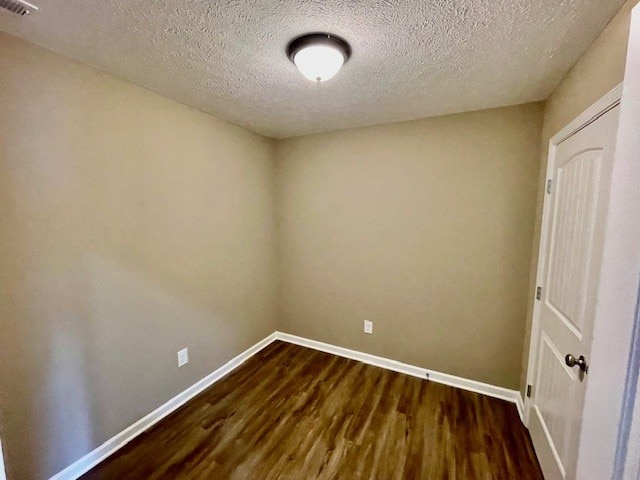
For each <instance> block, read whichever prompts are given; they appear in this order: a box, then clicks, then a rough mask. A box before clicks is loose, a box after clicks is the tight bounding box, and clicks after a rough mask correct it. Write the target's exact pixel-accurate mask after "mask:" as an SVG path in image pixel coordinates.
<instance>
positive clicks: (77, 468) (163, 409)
mask: <svg viewBox="0 0 640 480" xmlns="http://www.w3.org/2000/svg"><path fill="white" fill-rule="evenodd" d="M276 337H277V335H276V332H274V333H272V334H271V335H269V336H268V337H266V338H264V339H263V340H260V341H259V342H258V343H256V344H255V345H253V346H252V347H249V348H248V349H247V350H245V351H244V352H242V353H241V354H240V355H238V356H236V357H234V358H232V359H231V360H229V361H228V362H227V363H225V364H224V365H223V366H221V367H220V368H218V369H217V370H215V371H214V372H212V373H210V374H209V375H207V376H206V377H204V378H203V379H202V380H200V381H198V382H196V383H194V384H193V385H192V386H190V387H189V388H187V389H186V390H184V391H183V392H181V393H179V394H178V395H176V396H175V397H173V398H172V399H171V400H169V401H168V402H166V403H165V404H163V405H161V406H160V407H158V408H156V409H155V410H154V411H153V412H151V413H149V414H148V415H147V416H145V417H143V418H141V419H140V420H138V421H137V422H136V423H134V424H133V425H131V426H130V427H128V428H126V429H124V430H123V431H122V432H120V433H118V434H117V435H115V436H114V437H112V438H110V439H109V440H107V441H106V442H104V443H103V444H102V445H100V446H99V447H98V448H96V449H95V450H93V451H91V452H89V453H88V454H86V455H85V456H84V457H82V458H81V459H80V460H77V461H76V462H74V463H72V464H71V465H69V466H68V467H67V468H65V469H64V470H62V471H61V472H60V473H58V474H56V475H54V476H53V477H51V478H50V480H76V479H77V478H79V477H80V476H82V475H84V474H85V473H87V472H88V471H89V470H91V469H92V468H93V467H95V466H96V465H97V464H98V463H100V462H101V461H103V460H104V459H105V458H107V457H109V456H110V455H113V454H114V453H115V452H116V451H117V450H119V449H120V448H122V447H124V446H125V445H126V444H127V443H129V442H130V441H131V440H133V439H134V438H135V437H137V436H138V435H140V434H141V433H142V432H144V431H145V430H148V429H149V428H150V427H152V426H153V425H155V424H156V423H158V422H159V421H160V420H162V419H163V418H164V417H166V416H167V415H169V414H170V413H172V412H174V411H175V410H177V409H178V408H179V407H181V406H182V405H184V404H185V403H186V402H188V401H189V400H191V399H192V398H193V397H195V396H196V395H198V394H199V393H200V392H202V391H203V390H206V389H207V388H209V387H210V386H211V385H213V384H214V383H216V382H217V381H218V380H220V379H221V378H222V377H224V376H225V375H227V374H228V373H229V372H231V371H233V370H234V369H236V368H238V367H239V366H240V365H242V364H243V363H244V362H245V361H246V360H247V359H249V358H250V357H252V356H253V355H255V354H256V353H258V352H259V351H260V350H262V349H263V348H265V347H266V346H267V345H270V344H271V343H273V342H274V341H275V340H276Z"/></svg>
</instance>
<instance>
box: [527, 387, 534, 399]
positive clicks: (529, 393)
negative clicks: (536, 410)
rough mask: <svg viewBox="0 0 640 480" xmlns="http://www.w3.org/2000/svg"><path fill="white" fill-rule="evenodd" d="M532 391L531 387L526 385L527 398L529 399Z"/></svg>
mask: <svg viewBox="0 0 640 480" xmlns="http://www.w3.org/2000/svg"><path fill="white" fill-rule="evenodd" d="M532 390H533V386H531V385H527V398H531V391H532Z"/></svg>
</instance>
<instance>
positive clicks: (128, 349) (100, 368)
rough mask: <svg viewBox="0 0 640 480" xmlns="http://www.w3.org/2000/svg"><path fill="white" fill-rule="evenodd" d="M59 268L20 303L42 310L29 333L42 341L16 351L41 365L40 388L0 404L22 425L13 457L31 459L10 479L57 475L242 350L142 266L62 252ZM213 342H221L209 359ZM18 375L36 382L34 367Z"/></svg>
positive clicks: (215, 320) (230, 325)
mask: <svg viewBox="0 0 640 480" xmlns="http://www.w3.org/2000/svg"><path fill="white" fill-rule="evenodd" d="M71 256H73V259H71ZM129 260H131V259H129ZM69 261H70V262H69V263H68V264H66V265H64V266H62V265H59V266H58V267H61V268H58V269H57V271H56V273H55V278H53V277H52V275H51V272H50V271H49V272H47V277H48V279H49V282H48V283H47V287H48V288H49V291H48V292H47V293H46V294H44V295H43V290H42V289H40V288H39V289H37V296H38V298H33V299H32V300H28V299H25V300H26V301H27V305H34V304H38V305H42V306H43V309H42V311H40V312H35V313H37V318H38V323H39V324H38V328H37V330H34V329H33V328H31V329H30V330H29V334H30V335H32V334H34V332H35V333H36V335H37V337H38V338H39V339H41V340H42V341H41V342H37V347H36V348H34V345H33V344H32V343H31V342H25V343H24V344H23V346H22V347H21V349H20V351H17V352H16V353H17V354H18V356H20V357H22V358H29V357H36V356H37V357H40V358H46V359H48V361H47V368H46V371H42V375H41V379H40V380H41V381H40V382H33V383H31V384H28V383H27V384H25V385H24V387H27V388H28V390H22V392H21V394H20V395H19V397H18V396H16V397H13V396H9V397H10V398H9V401H10V404H11V405H12V406H11V407H10V413H11V415H10V416H9V418H13V416H14V415H15V414H16V413H17V414H18V416H19V417H21V418H22V419H23V421H21V422H20V425H14V428H16V427H17V429H18V430H19V431H20V432H21V435H20V436H21V437H22V442H21V443H22V445H21V446H20V450H21V451H22V452H34V454H35V452H38V455H39V457H40V458H39V459H38V461H33V462H29V463H30V465H31V467H30V468H33V469H34V470H32V471H29V472H20V476H18V477H17V478H48V477H49V476H51V475H52V474H55V473H57V472H58V471H60V470H62V469H63V468H64V467H65V466H67V465H69V464H71V463H73V462H74V461H75V460H77V459H78V458H79V457H80V456H82V455H83V454H85V453H87V452H89V451H91V450H92V449H93V448H95V447H97V446H98V445H100V444H101V443H102V442H104V441H105V440H106V439H108V438H110V437H111V436H113V435H115V434H116V433H118V432H119V431H121V430H123V429H124V428H126V427H127V426H129V425H130V424H132V423H133V422H135V421H136V420H138V419H139V418H141V417H143V416H144V415H146V414H147V413H148V412H150V411H152V410H153V409H155V408H156V407H158V406H159V405H161V404H162V403H164V402H165V401H166V400H167V399H169V398H171V397H172V396H174V395H176V394H177V393H179V392H180V391H182V390H184V389H185V388H186V387H188V386H189V385H191V384H193V383H194V382H195V381H197V380H199V379H200V378H202V377H204V376H205V375H206V374H208V373H210V372H211V370H212V369H213V368H214V366H216V365H217V364H218V363H221V362H222V361H224V360H226V359H228V358H229V357H231V356H233V355H234V354H235V353H237V352H236V350H237V349H236V348H234V345H238V344H239V343H242V338H238V337H239V335H238V332H237V329H236V328H235V327H236V324H235V323H234V322H233V321H232V319H231V318H230V317H228V316H225V314H223V313H221V312H219V311H216V310H215V308H214V307H213V306H212V305H210V304H209V305H208V304H206V302H203V301H202V299H194V298H193V295H189V292H187V291H185V289H184V287H181V286H180V285H178V284H176V285H169V284H160V283H159V282H158V281H157V280H158V279H160V278H163V279H165V280H167V278H166V276H165V277H162V276H160V275H159V274H156V273H154V272H153V269H152V268H148V267H147V268H146V269H144V268H143V265H141V264H139V263H138V264H137V265H134V263H133V262H132V261H128V262H127V261H123V259H122V258H120V259H116V258H115V257H108V256H105V255H104V254H95V253H94V254H86V255H82V256H77V255H76V254H72V253H71V252H70V258H69ZM41 287H43V286H42V285H41ZM45 297H49V298H48V299H47V298H45ZM78 299H86V300H87V301H86V302H84V301H78ZM43 302H44V303H43ZM187 323H188V324H187ZM192 332H198V333H197V335H196V334H194V333H192ZM216 337H217V338H220V339H224V343H223V342H222V341H221V342H216V343H215V347H216V348H215V351H212V350H213V349H212V348H211V346H212V339H215V338H216ZM214 341H215V340H214ZM185 346H189V348H190V364H189V365H187V366H185V367H183V369H180V370H178V369H177V365H176V355H175V353H176V352H177V351H178V350H179V349H181V348H184V347H185ZM23 368H25V367H23ZM26 368H32V369H33V371H31V372H28V373H26V374H25V378H33V377H34V376H39V372H38V369H37V366H36V365H33V364H32V365H27V366H26ZM185 370H186V371H185ZM24 387H23V388H24ZM25 399H29V400H28V401H26V402H25ZM25 409H26V410H25ZM24 420H26V421H24ZM22 475H25V476H24V477H23V476H22Z"/></svg>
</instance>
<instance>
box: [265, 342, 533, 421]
mask: <svg viewBox="0 0 640 480" xmlns="http://www.w3.org/2000/svg"><path fill="white" fill-rule="evenodd" d="M276 338H277V339H278V340H282V341H284V342H289V343H293V344H296V345H300V346H302V347H308V348H313V349H314V350H320V351H321V352H326V353H332V354H333V355H338V356H340V357H345V358H350V359H352V360H358V361H360V362H363V363H367V364H369V365H373V366H376V367H381V368H386V369H387V370H393V371H394V372H398V373H404V374H407V375H411V376H413V377H418V378H424V379H429V380H431V381H432V382H437V383H442V384H444V385H449V386H451V387H456V388H460V389H462V390H468V391H470V392H475V393H480V394H482V395H487V396H489V397H493V398H499V399H500V400H506V401H507V402H511V403H515V404H516V407H517V409H518V413H519V414H520V420H521V421H522V419H523V416H522V414H523V410H524V404H523V402H522V397H521V396H520V392H518V391H517V390H509V389H508V388H503V387H496V386H495V385H490V384H488V383H482V382H477V381H475V380H468V379H466V378H462V377H456V376H455V375H449V374H447V373H441V372H437V371H435V370H428V369H426V368H422V367H416V366H414V365H409V364H406V363H402V362H398V361H396V360H390V359H388V358H384V357H378V356H376V355H371V354H369V353H363V352H358V351H356V350H350V349H348V348H344V347H338V346H335V345H331V344H328V343H323V342H318V341H316V340H310V339H308V338H303V337H298V336H296V335H290V334H288V333H283V332H276Z"/></svg>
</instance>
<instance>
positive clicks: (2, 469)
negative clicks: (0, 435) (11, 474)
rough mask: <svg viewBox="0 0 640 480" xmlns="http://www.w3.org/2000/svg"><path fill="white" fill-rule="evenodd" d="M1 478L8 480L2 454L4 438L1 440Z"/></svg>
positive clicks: (0, 479)
mask: <svg viewBox="0 0 640 480" xmlns="http://www.w3.org/2000/svg"><path fill="white" fill-rule="evenodd" d="M0 480H7V474H6V473H5V471H4V457H3V456H2V440H0Z"/></svg>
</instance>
